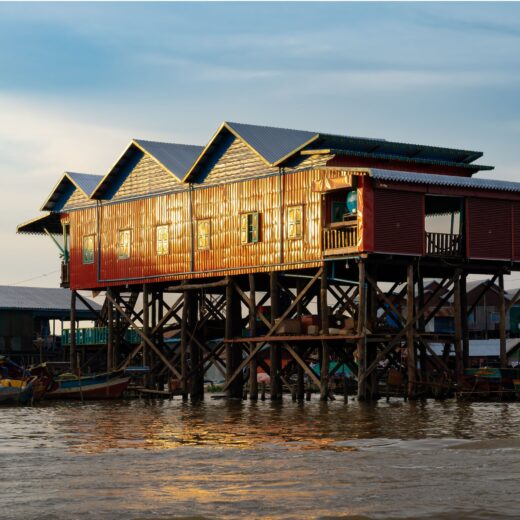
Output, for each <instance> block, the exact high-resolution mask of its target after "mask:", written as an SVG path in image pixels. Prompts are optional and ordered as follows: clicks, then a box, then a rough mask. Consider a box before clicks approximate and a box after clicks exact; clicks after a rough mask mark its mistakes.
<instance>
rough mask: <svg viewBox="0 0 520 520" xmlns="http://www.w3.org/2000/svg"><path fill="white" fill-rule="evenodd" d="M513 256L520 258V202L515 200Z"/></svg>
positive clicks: (516, 258)
mask: <svg viewBox="0 0 520 520" xmlns="http://www.w3.org/2000/svg"><path fill="white" fill-rule="evenodd" d="M512 204H513V258H514V259H515V260H520V202H513V203H512Z"/></svg>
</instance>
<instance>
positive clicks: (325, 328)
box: [320, 268, 330, 401]
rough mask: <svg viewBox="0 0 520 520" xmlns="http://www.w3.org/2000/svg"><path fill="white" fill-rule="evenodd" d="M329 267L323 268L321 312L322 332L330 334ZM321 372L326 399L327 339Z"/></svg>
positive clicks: (327, 388)
mask: <svg viewBox="0 0 520 520" xmlns="http://www.w3.org/2000/svg"><path fill="white" fill-rule="evenodd" d="M327 285H328V284H327V269H325V268H323V269H322V270H321V283H320V312H321V329H322V334H324V335H328V334H329V305H328V301H327V292H328V291H327V288H328V287H327ZM321 352H322V358H321V360H322V362H321V367H320V368H321V374H320V399H321V400H322V401H326V400H327V399H328V396H329V361H330V352H329V344H328V343H327V342H326V341H325V340H322V341H321Z"/></svg>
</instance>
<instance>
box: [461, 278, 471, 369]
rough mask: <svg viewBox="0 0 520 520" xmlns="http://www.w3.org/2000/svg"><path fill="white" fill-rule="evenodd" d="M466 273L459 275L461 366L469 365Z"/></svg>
mask: <svg viewBox="0 0 520 520" xmlns="http://www.w3.org/2000/svg"><path fill="white" fill-rule="evenodd" d="M466 281H467V274H466V273H462V274H461V275H460V308H461V312H460V319H461V320H462V323H461V334H462V368H463V369H464V368H467V367H468V366H469V327H468V289H467V286H466Z"/></svg>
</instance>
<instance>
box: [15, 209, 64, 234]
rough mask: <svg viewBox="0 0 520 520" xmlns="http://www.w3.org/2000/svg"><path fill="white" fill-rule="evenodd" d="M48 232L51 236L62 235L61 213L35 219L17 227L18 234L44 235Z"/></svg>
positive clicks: (48, 214)
mask: <svg viewBox="0 0 520 520" xmlns="http://www.w3.org/2000/svg"><path fill="white" fill-rule="evenodd" d="M45 230H47V231H48V232H49V233H50V234H51V235H61V234H62V233H63V228H62V226H61V219H60V214H59V213H47V214H45V215H42V216H41V217H36V218H33V219H32V220H28V221H27V222H24V223H23V224H20V225H19V226H17V227H16V232H17V233H20V234H22V233H23V234H27V235H43V234H45Z"/></svg>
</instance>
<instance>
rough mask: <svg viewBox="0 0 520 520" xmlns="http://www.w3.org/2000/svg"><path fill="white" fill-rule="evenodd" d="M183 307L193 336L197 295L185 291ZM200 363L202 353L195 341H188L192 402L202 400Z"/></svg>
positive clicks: (202, 380)
mask: <svg viewBox="0 0 520 520" xmlns="http://www.w3.org/2000/svg"><path fill="white" fill-rule="evenodd" d="M184 297H185V298H187V299H186V300H185V305H186V307H187V309H188V316H187V327H188V330H189V331H190V332H191V333H192V334H195V329H196V328H197V323H196V322H197V318H198V313H199V302H198V294H197V293H195V292H194V291H186V292H185V295H184ZM201 361H202V352H201V350H200V346H199V343H198V342H197V341H194V340H192V341H190V364H191V367H192V370H191V372H192V377H191V380H190V397H191V400H192V401H199V400H201V399H203V398H204V370H203V367H202V366H199V365H200V363H201Z"/></svg>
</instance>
